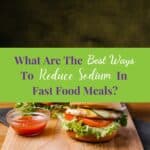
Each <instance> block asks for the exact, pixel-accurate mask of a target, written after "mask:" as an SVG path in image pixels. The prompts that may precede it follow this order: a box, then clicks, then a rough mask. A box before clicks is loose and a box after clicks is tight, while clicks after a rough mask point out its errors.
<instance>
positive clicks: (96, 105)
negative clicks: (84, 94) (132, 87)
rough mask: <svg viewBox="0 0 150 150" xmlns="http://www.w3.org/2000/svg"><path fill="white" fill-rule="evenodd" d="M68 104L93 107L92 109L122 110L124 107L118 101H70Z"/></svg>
mask: <svg viewBox="0 0 150 150" xmlns="http://www.w3.org/2000/svg"><path fill="white" fill-rule="evenodd" d="M70 106H73V107H80V108H93V109H110V110H112V109H113V110H116V111H123V110H124V109H125V107H122V105H121V104H120V103H98V102H97V103H93V102H82V103H80V102H72V103H70Z"/></svg>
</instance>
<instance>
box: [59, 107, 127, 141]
mask: <svg viewBox="0 0 150 150" xmlns="http://www.w3.org/2000/svg"><path fill="white" fill-rule="evenodd" d="M59 119H60V120H61V122H62V127H63V129H64V130H66V131H70V132H74V133H75V136H76V137H80V136H90V135H92V136H95V137H96V138H97V139H100V138H102V137H105V136H109V135H112V134H113V133H115V132H117V131H118V129H119V128H120V126H125V125H126V124H127V120H126V115H125V114H124V113H122V112H118V111H113V110H94V109H93V110H91V109H84V108H77V109H75V108H73V109H72V108H68V109H67V110H66V112H65V113H64V114H63V115H59Z"/></svg>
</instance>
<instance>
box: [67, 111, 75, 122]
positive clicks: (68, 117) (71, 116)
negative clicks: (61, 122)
mask: <svg viewBox="0 0 150 150" xmlns="http://www.w3.org/2000/svg"><path fill="white" fill-rule="evenodd" d="M73 118H74V115H71V114H66V113H65V119H66V120H69V121H71V120H72V119H73Z"/></svg>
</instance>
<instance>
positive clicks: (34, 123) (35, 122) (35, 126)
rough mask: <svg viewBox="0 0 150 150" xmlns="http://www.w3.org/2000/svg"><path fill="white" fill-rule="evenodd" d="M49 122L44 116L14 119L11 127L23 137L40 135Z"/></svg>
mask: <svg viewBox="0 0 150 150" xmlns="http://www.w3.org/2000/svg"><path fill="white" fill-rule="evenodd" d="M46 124H47V120H45V118H44V117H43V116H21V117H17V118H14V120H13V122H12V123H11V127H12V128H13V129H14V130H15V131H16V132H17V133H18V134H19V135H23V136H34V135H38V134H40V133H41V132H42V131H43V130H44V128H45V127H46Z"/></svg>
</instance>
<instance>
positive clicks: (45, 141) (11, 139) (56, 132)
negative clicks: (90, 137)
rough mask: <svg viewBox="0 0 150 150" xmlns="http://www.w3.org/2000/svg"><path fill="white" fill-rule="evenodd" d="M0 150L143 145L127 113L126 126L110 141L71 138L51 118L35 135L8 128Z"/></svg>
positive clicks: (129, 149) (109, 149)
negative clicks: (87, 140)
mask: <svg viewBox="0 0 150 150" xmlns="http://www.w3.org/2000/svg"><path fill="white" fill-rule="evenodd" d="M2 150H143V146H142V144H141V141H140V138H139V136H138V134H137V131H136V128H135V126H134V124H133V121H132V119H131V116H130V114H128V126H127V127H125V128H121V129H120V131H119V133H118V135H117V137H115V138H114V139H113V140H112V141H110V142H105V143H100V144H91V143H84V142H79V141H76V140H73V139H71V138H70V137H68V136H67V134H66V133H65V132H64V131H63V130H62V129H61V127H60V122H59V121H58V120H51V121H50V122H49V124H48V126H47V128H46V130H45V132H44V133H43V134H41V135H40V136H36V137H22V136H19V135H16V134H15V132H14V131H13V129H12V128H9V129H8V133H7V136H6V138H5V141H4V144H3V146H2Z"/></svg>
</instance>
